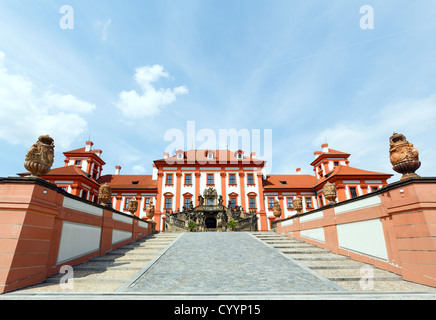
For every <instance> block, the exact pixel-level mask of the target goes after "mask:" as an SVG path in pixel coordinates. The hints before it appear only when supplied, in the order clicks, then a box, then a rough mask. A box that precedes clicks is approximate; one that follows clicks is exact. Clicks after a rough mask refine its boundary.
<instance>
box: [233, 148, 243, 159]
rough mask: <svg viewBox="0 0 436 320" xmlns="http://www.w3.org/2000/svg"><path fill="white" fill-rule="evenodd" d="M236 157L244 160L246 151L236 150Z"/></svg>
mask: <svg viewBox="0 0 436 320" xmlns="http://www.w3.org/2000/svg"><path fill="white" fill-rule="evenodd" d="M235 157H236V159H238V160H242V159H244V151H242V150H238V151H236V152H235Z"/></svg>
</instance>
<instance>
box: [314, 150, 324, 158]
mask: <svg viewBox="0 0 436 320" xmlns="http://www.w3.org/2000/svg"><path fill="white" fill-rule="evenodd" d="M313 154H314V155H315V159H317V158H318V157H319V156H320V155H321V154H322V152H321V151H315V152H314V153H313Z"/></svg>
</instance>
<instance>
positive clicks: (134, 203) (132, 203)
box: [127, 198, 138, 215]
mask: <svg viewBox="0 0 436 320" xmlns="http://www.w3.org/2000/svg"><path fill="white" fill-rule="evenodd" d="M127 210H128V211H129V212H130V213H131V214H132V215H134V214H135V212H136V210H138V200H136V198H133V199H132V200H130V201H129V204H128V206H127Z"/></svg>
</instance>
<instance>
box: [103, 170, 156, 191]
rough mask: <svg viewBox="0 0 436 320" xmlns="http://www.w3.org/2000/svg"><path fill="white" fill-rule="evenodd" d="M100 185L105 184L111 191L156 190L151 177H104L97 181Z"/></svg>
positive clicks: (110, 175)
mask: <svg viewBox="0 0 436 320" xmlns="http://www.w3.org/2000/svg"><path fill="white" fill-rule="evenodd" d="M98 182H99V183H100V184H104V183H107V184H109V185H110V186H111V187H112V189H157V180H156V181H153V177H152V176H151V175H112V174H109V175H105V176H102V177H100V179H98Z"/></svg>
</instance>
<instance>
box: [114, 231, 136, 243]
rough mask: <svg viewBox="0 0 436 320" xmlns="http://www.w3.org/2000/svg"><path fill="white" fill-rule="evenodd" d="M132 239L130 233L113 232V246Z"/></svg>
mask: <svg viewBox="0 0 436 320" xmlns="http://www.w3.org/2000/svg"><path fill="white" fill-rule="evenodd" d="M130 238H132V232H130V231H123V230H117V229H113V230H112V244H115V243H118V242H121V241H125V240H129V239H130Z"/></svg>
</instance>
